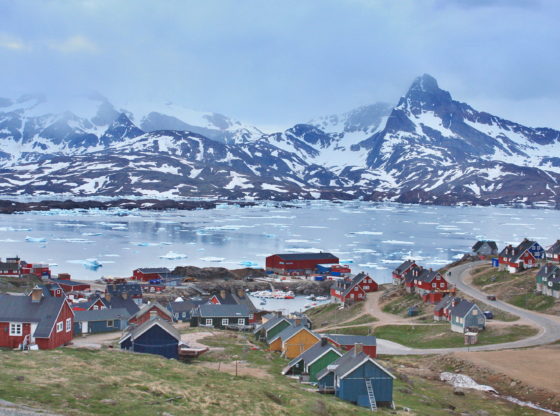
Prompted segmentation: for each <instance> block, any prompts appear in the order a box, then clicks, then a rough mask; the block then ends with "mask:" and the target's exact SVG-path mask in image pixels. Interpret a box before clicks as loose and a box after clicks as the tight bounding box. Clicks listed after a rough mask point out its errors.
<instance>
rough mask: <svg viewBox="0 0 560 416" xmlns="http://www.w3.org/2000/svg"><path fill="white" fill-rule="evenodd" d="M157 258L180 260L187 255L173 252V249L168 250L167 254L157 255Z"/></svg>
mask: <svg viewBox="0 0 560 416" xmlns="http://www.w3.org/2000/svg"><path fill="white" fill-rule="evenodd" d="M159 258H160V259H165V260H180V259H186V258H187V255H186V254H180V253H175V252H173V251H169V252H168V253H167V254H164V255H162V256H159Z"/></svg>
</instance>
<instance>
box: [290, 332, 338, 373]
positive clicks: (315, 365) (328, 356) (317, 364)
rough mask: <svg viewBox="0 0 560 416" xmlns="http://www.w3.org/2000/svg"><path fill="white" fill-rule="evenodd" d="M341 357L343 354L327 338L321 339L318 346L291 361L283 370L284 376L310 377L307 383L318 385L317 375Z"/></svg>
mask: <svg viewBox="0 0 560 416" xmlns="http://www.w3.org/2000/svg"><path fill="white" fill-rule="evenodd" d="M341 356H342V354H341V353H340V352H338V350H337V349H336V348H335V347H333V346H332V345H331V344H329V343H328V341H327V339H326V338H321V341H319V342H318V343H317V344H315V345H314V346H312V347H311V348H309V349H308V350H307V351H305V352H303V353H302V354H300V355H299V356H297V357H296V358H294V359H293V360H292V361H290V363H289V364H288V365H287V366H286V367H285V368H284V369H283V370H282V374H284V375H303V376H308V380H307V381H310V382H313V383H316V382H317V373H319V372H320V371H321V370H323V369H325V368H326V367H327V366H328V365H329V364H331V363H332V362H334V361H336V360H338V359H339V358H340V357H341Z"/></svg>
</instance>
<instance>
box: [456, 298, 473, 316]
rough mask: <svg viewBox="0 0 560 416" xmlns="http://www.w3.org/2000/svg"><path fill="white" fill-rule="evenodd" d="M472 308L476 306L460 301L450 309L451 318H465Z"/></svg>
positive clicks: (466, 301) (464, 300)
mask: <svg viewBox="0 0 560 416" xmlns="http://www.w3.org/2000/svg"><path fill="white" fill-rule="evenodd" d="M473 306H476V304H474V303H472V302H469V301H468V300H466V299H461V301H460V302H459V303H458V304H457V305H455V306H454V307H453V308H451V312H450V313H451V315H453V316H459V317H465V315H466V314H467V313H468V312H469V311H470V310H471V308H472V307H473Z"/></svg>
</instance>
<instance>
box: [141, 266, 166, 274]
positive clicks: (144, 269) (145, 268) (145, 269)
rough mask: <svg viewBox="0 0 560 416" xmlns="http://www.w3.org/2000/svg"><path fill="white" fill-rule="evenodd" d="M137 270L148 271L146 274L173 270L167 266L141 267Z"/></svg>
mask: <svg viewBox="0 0 560 416" xmlns="http://www.w3.org/2000/svg"><path fill="white" fill-rule="evenodd" d="M136 271H139V272H140V273H146V274H151V273H157V274H159V273H171V270H169V269H168V268H167V267H141V268H139V269H136Z"/></svg>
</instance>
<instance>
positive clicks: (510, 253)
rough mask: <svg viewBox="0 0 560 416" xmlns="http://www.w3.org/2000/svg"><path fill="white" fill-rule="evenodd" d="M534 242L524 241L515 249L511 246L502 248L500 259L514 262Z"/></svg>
mask: <svg viewBox="0 0 560 416" xmlns="http://www.w3.org/2000/svg"><path fill="white" fill-rule="evenodd" d="M535 243H536V241H532V240H528V239H526V238H525V239H524V240H523V241H522V242H521V243H519V245H518V246H517V247H512V246H511V245H509V246H506V247H504V249H503V250H502V251H501V252H500V257H505V258H507V259H509V261H511V262H516V261H517V260H519V257H521V256H522V255H523V253H525V251H527V250H528V249H529V248H530V247H531V246H532V245H533V244H535Z"/></svg>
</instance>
